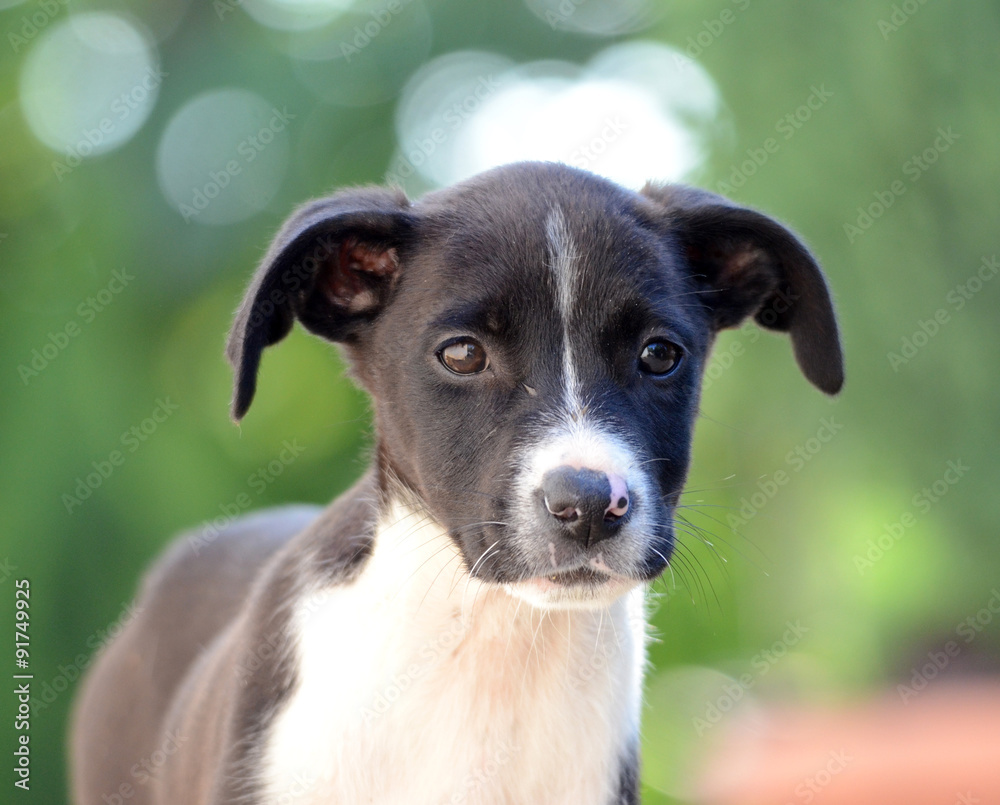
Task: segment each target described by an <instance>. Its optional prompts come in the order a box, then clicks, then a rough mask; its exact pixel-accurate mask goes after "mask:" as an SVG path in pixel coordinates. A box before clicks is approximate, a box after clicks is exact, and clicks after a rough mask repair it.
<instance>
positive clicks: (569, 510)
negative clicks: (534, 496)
mask: <svg viewBox="0 0 1000 805" xmlns="http://www.w3.org/2000/svg"><path fill="white" fill-rule="evenodd" d="M544 500H545V508H546V510H547V511H548V513H549V514H551V515H552V516H553V517H555V518H556V519H557V520H563V521H565V522H567V523H572V522H573V521H574V520H576V519H578V518H579V517H580V510H579V509H578V508H576V507H575V506H565V505H563V504H561V503H557V504H556V505H555V506H553V505H552V504H551V503H549V499H548V497H545V499H544Z"/></svg>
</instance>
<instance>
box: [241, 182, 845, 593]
mask: <svg viewBox="0 0 1000 805" xmlns="http://www.w3.org/2000/svg"><path fill="white" fill-rule="evenodd" d="M749 314H756V315H757V317H758V320H759V321H761V323H762V324H764V325H765V326H770V327H773V328H775V329H785V330H790V331H791V333H792V336H793V341H794V342H795V345H796V355H797V357H798V358H799V362H800V364H801V365H802V367H803V370H804V371H805V372H806V374H807V375H808V376H809V377H810V379H812V380H813V381H814V382H815V383H816V384H817V385H819V386H820V387H822V388H824V389H825V390H827V391H831V392H833V391H836V390H837V388H839V385H840V382H841V379H842V368H841V359H840V352H839V344H838V341H837V333H836V324H835V322H834V319H833V313H832V309H831V307H830V302H829V296H828V294H827V292H826V288H825V285H824V283H823V279H822V276H821V275H820V273H819V269H818V268H817V267H816V265H815V263H814V262H813V261H812V259H811V258H810V257H809V255H808V252H806V251H805V249H804V248H803V247H802V246H801V244H799V243H798V241H796V240H795V239H794V237H793V236H792V235H791V234H790V233H788V232H787V230H784V229H783V228H782V227H780V226H779V225H778V224H776V223H774V222H773V221H770V219H767V218H764V217H763V216H760V215H759V214H757V213H752V212H750V211H748V210H744V209H742V208H738V207H733V206H731V205H729V204H728V203H727V202H725V201H724V200H722V199H720V198H718V197H715V196H711V195H709V194H704V193H700V192H698V191H690V190H686V189H681V188H665V189H655V188H651V189H647V190H646V191H644V194H635V193H630V192H628V191H625V190H622V189H620V188H618V187H616V186H614V185H611V184H610V183H608V182H605V181H604V180H601V179H598V178H597V177H594V176H591V175H589V174H586V173H583V172H580V171H575V170H572V169H569V168H565V167H561V166H555V165H533V164H525V165H516V166H509V167H507V168H502V169H498V170H496V171H492V172H490V173H488V174H484V175H482V176H480V177H476V178H475V179H473V180H470V181H469V182H466V183H464V184H462V185H458V186H456V187H454V188H451V189H449V190H446V191H441V192H439V193H437V194H432V195H430V196H428V197H426V198H425V199H424V200H422V201H421V202H420V203H419V204H418V205H416V206H410V205H409V204H408V202H406V201H405V200H404V199H402V198H400V197H398V196H393V195H392V194H390V193H388V192H386V191H355V192H354V194H353V196H340V197H334V198H333V199H331V200H328V201H325V202H319V203H318V204H315V205H312V206H311V207H307V208H305V209H304V210H303V211H302V212H300V213H299V214H298V215H297V216H295V217H293V219H291V221H290V222H289V223H288V224H286V228H285V231H284V232H283V233H282V234H281V235H279V238H278V240H277V241H276V244H275V246H274V247H273V248H272V253H271V255H269V256H268V258H267V259H266V260H265V263H264V265H263V266H262V268H261V270H260V271H259V272H258V276H257V278H256V279H255V281H254V284H253V285H252V286H251V289H250V292H249V293H248V300H247V302H246V303H245V304H244V307H243V309H242V310H241V312H240V314H239V316H238V318H237V324H236V327H235V328H234V334H233V339H232V341H231V344H230V356H231V358H232V359H233V361H234V364H235V365H236V366H237V369H238V373H239V375H238V385H237V397H236V400H235V403H234V411H235V413H236V415H237V416H240V415H242V413H243V412H244V411H245V408H246V406H247V405H248V404H249V398H250V396H252V393H253V376H254V374H255V371H256V364H257V361H258V360H259V355H260V350H261V349H263V346H266V345H267V344H269V343H273V342H274V341H276V340H278V339H279V338H281V337H282V336H283V335H284V334H285V333H286V332H287V330H288V328H289V327H290V325H291V321H292V318H293V317H298V318H299V319H300V320H302V322H303V323H304V324H305V325H306V326H307V327H309V329H311V330H313V331H315V332H318V333H320V334H322V335H324V336H326V337H328V338H331V339H334V340H338V341H341V342H343V343H344V344H345V345H346V347H347V350H348V353H349V355H350V356H351V358H352V360H353V363H354V366H355V371H356V373H357V375H358V376H359V378H360V380H361V382H362V383H363V384H364V385H365V386H366V387H367V388H368V389H369V390H370V391H371V393H372V396H373V399H374V401H375V410H376V418H377V430H378V433H379V446H378V450H379V456H378V458H379V466H380V469H381V470H382V472H383V478H384V479H386V482H387V483H388V479H390V478H391V479H392V482H393V483H400V484H402V486H403V487H404V489H405V492H406V493H407V494H410V495H412V496H414V497H416V498H417V499H418V500H419V501H420V502H421V503H422V505H423V506H424V507H426V509H427V510H428V511H429V513H430V514H431V515H433V516H434V518H435V519H436V520H437V521H438V522H440V523H441V524H442V525H443V526H444V527H445V528H446V529H447V530H448V532H449V533H450V534H451V536H452V538H453V539H454V540H455V541H456V543H457V545H458V546H459V548H460V550H461V553H462V555H463V557H464V560H465V564H466V567H467V569H468V570H469V572H470V573H471V574H472V575H473V576H475V577H477V578H480V579H483V580H486V581H490V582H495V583H498V584H502V585H505V586H506V588H507V589H508V590H509V591H511V592H512V593H513V594H515V595H519V596H521V597H524V598H526V599H528V600H529V601H531V602H532V603H535V604H538V605H547V606H573V605H600V604H605V603H607V602H608V601H610V600H612V599H613V598H615V597H617V596H618V595H620V594H622V593H623V592H624V591H625V590H627V589H628V588H629V587H631V586H633V585H635V584H636V583H639V582H642V581H646V580H649V579H652V578H654V577H655V576H657V575H658V574H659V573H660V572H661V571H662V570H663V569H664V567H665V566H666V564H667V562H668V560H669V558H670V554H671V551H672V549H673V526H672V523H673V510H674V507H675V506H676V505H677V500H678V497H679V495H680V493H681V489H682V486H683V483H684V478H685V474H686V472H687V467H688V463H689V458H690V444H691V436H692V429H693V424H694V419H695V413H696V409H697V402H698V387H699V381H700V375H701V370H702V367H703V366H704V363H705V359H706V355H707V352H708V350H709V348H710V346H711V342H712V339H713V336H714V334H715V332H716V331H717V330H718V329H719V328H721V327H726V326H735V325H736V324H738V323H739V322H740V321H741V320H742V319H743V318H744V317H745V316H747V315H749ZM805 317H812V318H813V320H812V321H811V322H807V321H804V319H805Z"/></svg>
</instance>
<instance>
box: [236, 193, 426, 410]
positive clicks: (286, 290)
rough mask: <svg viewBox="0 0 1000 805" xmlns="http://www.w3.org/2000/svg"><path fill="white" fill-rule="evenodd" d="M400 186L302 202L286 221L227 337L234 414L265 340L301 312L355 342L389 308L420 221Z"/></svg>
mask: <svg viewBox="0 0 1000 805" xmlns="http://www.w3.org/2000/svg"><path fill="white" fill-rule="evenodd" d="M409 206H410V204H409V201H408V200H407V199H406V196H404V195H403V194H402V192H401V191H394V190H389V189H385V188H378V187H371V188H359V189H355V190H346V191H343V192H341V193H338V194H336V195H334V196H331V197H330V198H325V199H320V200H318V201H312V202H309V203H308V204H305V205H303V206H302V207H300V208H299V209H298V210H296V211H295V213H293V214H292V216H291V217H290V218H289V219H288V220H287V221H286V222H285V223H284V225H283V226H282V227H281V230H280V231H279V232H278V235H277V236H276V237H275V239H274V242H273V243H272V244H271V248H270V249H268V252H267V254H266V255H265V257H264V259H263V260H262V261H261V264H260V267H259V268H258V269H257V273H256V274H254V277H253V279H252V280H251V281H250V286H249V287H248V288H247V292H246V296H245V297H244V299H243V303H242V304H241V305H240V307H239V310H237V312H236V319H235V321H234V322H233V328H232V330H231V331H230V333H229V341H228V343H227V344H226V356H227V357H228V358H229V362H230V363H231V364H232V366H233V369H234V370H235V373H236V378H235V389H234V392H233V403H232V416H233V419H235V420H237V421H239V420H240V419H242V418H243V415H244V414H246V412H247V409H248V408H249V407H250V403H251V401H252V400H253V396H254V392H255V391H256V388H257V369H258V367H259V366H260V356H261V353H262V352H263V351H264V348H265V347H268V346H270V345H271V344H275V343H277V342H278V341H280V340H281V339H282V338H284V337H285V336H286V335H288V333H289V332H290V331H291V329H292V323H293V321H294V320H295V319H296V318H297V319H298V320H299V321H301V322H302V324H303V325H304V326H305V327H306V329H307V330H309V331H311V332H313V333H315V334H317V335H320V336H322V337H324V338H327V339H329V340H331V341H351V340H352V339H353V338H354V337H356V335H357V333H358V330H359V329H360V327H361V326H362V325H364V324H365V323H367V322H369V321H371V320H372V319H374V318H375V317H376V316H377V315H378V313H379V312H380V311H381V310H382V308H383V307H384V305H385V303H386V301H387V300H388V298H389V294H390V292H391V291H392V288H393V287H394V285H395V283H396V279H397V277H398V274H399V269H400V258H399V247H400V246H401V245H403V243H404V242H405V241H406V240H407V238H408V237H409V235H410V234H411V233H412V232H413V230H414V227H415V221H414V217H413V215H412V214H411V213H410V212H409Z"/></svg>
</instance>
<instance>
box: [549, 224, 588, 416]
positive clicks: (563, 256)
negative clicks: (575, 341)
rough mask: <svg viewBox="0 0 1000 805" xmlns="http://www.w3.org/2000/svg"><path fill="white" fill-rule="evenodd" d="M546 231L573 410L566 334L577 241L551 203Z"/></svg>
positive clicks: (576, 398) (576, 403)
mask: <svg viewBox="0 0 1000 805" xmlns="http://www.w3.org/2000/svg"><path fill="white" fill-rule="evenodd" d="M545 235H546V238H547V239H548V245H549V268H550V270H551V271H552V274H553V278H554V279H555V283H556V307H557V308H558V310H559V317H560V318H561V319H562V324H563V376H564V377H565V379H566V405H567V407H568V408H569V409H570V411H571V412H576V411H577V410H579V409H580V408H581V407H582V406H581V405H580V390H579V386H578V384H577V377H576V367H575V366H574V364H573V349H572V345H571V343H570V336H569V319H570V315H571V314H572V311H573V305H574V303H575V297H576V292H577V272H578V268H579V267H578V265H577V254H576V244H575V243H574V242H573V238H572V237H571V236H570V234H569V229H568V228H567V226H566V219H565V218H563V214H562V210H561V209H560V208H559V207H554V208H553V209H552V211H551V212H550V213H549V217H548V218H547V219H546V221H545Z"/></svg>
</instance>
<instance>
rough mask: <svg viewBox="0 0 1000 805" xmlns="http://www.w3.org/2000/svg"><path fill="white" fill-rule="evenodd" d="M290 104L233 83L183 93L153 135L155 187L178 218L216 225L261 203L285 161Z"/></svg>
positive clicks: (268, 195)
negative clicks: (156, 138) (157, 136)
mask: <svg viewBox="0 0 1000 805" xmlns="http://www.w3.org/2000/svg"><path fill="white" fill-rule="evenodd" d="M296 117H297V115H296V113H295V111H294V110H289V109H288V108H286V107H280V106H275V105H273V104H270V103H268V102H267V101H266V100H264V99H263V98H262V97H260V96H259V95H256V94H254V93H252V92H248V91H247V90H241V89H220V90H213V91H210V92H206V93H204V94H202V95H199V96H197V97H195V98H193V99H192V100H190V101H188V102H187V104H185V105H184V106H183V107H182V108H181V109H180V110H179V111H178V112H177V113H176V114H175V115H174V116H173V118H172V119H171V121H170V123H169V124H168V126H167V128H166V131H164V133H163V137H162V139H161V140H160V145H159V149H158V151H157V155H156V172H157V177H158V178H159V182H160V189H161V190H162V192H163V195H164V196H166V198H167V200H168V201H169V202H170V204H171V205H172V206H173V207H175V208H176V209H177V211H178V212H180V214H181V215H182V216H183V217H184V220H186V221H188V222H191V221H195V222H197V223H200V224H208V225H211V226H218V225H224V224H232V223H235V222H237V221H242V220H243V219H245V218H249V217H250V216H251V215H254V214H255V213H258V212H260V211H261V210H263V209H264V208H265V207H266V206H267V203H268V202H269V201H270V200H271V198H272V197H273V196H274V194H275V193H276V192H277V190H278V187H279V186H280V185H281V181H282V179H283V178H284V176H285V172H286V170H287V167H288V152H289V146H288V138H289V134H288V129H289V128H290V127H291V126H294V125H295V119H296Z"/></svg>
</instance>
